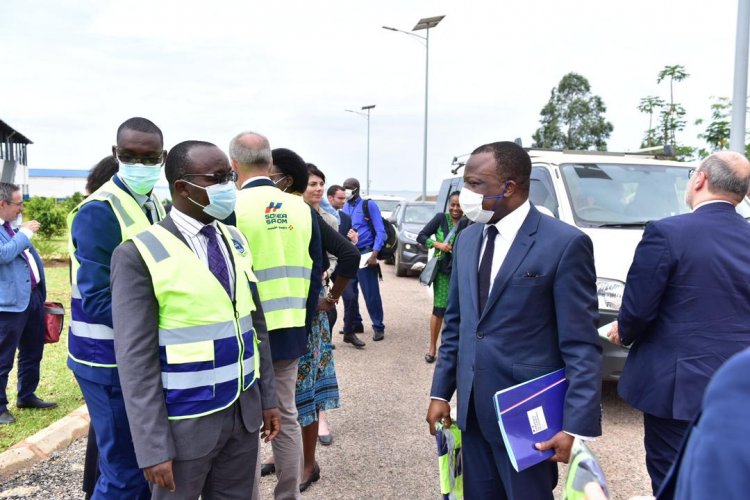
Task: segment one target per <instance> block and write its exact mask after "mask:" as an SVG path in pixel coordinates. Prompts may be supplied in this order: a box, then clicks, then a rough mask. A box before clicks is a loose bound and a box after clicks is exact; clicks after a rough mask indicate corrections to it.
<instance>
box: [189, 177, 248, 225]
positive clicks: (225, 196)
mask: <svg viewBox="0 0 750 500" xmlns="http://www.w3.org/2000/svg"><path fill="white" fill-rule="evenodd" d="M183 180H184V179H183ZM185 182H187V183H188V184H190V185H191V186H194V187H197V188H200V189H202V190H204V191H205V192H206V193H208V205H206V206H203V205H201V204H200V203H198V202H197V201H195V200H193V199H192V198H188V200H190V201H192V202H193V203H195V204H196V205H198V206H199V207H201V208H202V209H203V212H204V213H206V214H207V215H210V216H211V217H213V218H214V219H218V220H224V219H226V218H227V217H229V216H230V215H231V214H232V212H234V205H235V203H236V201H237V189H236V188H235V187H234V184H233V183H231V182H227V183H226V184H214V185H212V186H208V187H203V186H197V185H195V184H193V183H192V182H188V181H185Z"/></svg>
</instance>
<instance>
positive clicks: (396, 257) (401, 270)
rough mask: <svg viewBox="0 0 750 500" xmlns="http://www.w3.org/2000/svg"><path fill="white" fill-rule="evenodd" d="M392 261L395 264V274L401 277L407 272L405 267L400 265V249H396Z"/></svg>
mask: <svg viewBox="0 0 750 500" xmlns="http://www.w3.org/2000/svg"><path fill="white" fill-rule="evenodd" d="M394 263H395V266H396V276H399V277H401V278H403V277H404V276H406V274H407V269H406V268H404V267H403V266H402V265H401V249H400V248H399V249H397V250H396V254H395V255H394Z"/></svg>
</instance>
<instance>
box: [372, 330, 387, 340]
mask: <svg viewBox="0 0 750 500" xmlns="http://www.w3.org/2000/svg"><path fill="white" fill-rule="evenodd" d="M384 338H385V332H384V331H380V332H379V331H377V330H376V331H375V332H374V333H373V334H372V340H374V341H375V342H378V341H379V340H383V339H384Z"/></svg>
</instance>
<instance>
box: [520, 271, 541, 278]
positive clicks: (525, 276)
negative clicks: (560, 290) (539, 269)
mask: <svg viewBox="0 0 750 500" xmlns="http://www.w3.org/2000/svg"><path fill="white" fill-rule="evenodd" d="M540 276H541V275H540V274H537V273H532V272H529V271H526V272H525V273H524V274H523V277H524V278H539V277H540Z"/></svg>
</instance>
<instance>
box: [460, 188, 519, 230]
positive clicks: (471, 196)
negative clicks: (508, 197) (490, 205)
mask: <svg viewBox="0 0 750 500" xmlns="http://www.w3.org/2000/svg"><path fill="white" fill-rule="evenodd" d="M507 187H508V183H507V182H506V183H505V186H504V187H503V192H502V193H500V194H499V195H497V196H482V195H481V194H479V193H475V192H474V191H472V190H471V189H469V188H467V187H466V186H464V187H462V188H461V194H459V195H458V203H459V205H461V210H463V211H464V215H465V216H466V218H468V219H469V220H470V221H473V222H476V223H479V224H487V223H488V222H489V221H490V219H492V216H493V215H495V211H494V210H485V209H484V208H482V202H483V201H484V200H485V199H488V200H497V201H496V202H495V207H497V203H498V202H500V200H502V199H503V198H504V197H505V189H506V188H507Z"/></svg>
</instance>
